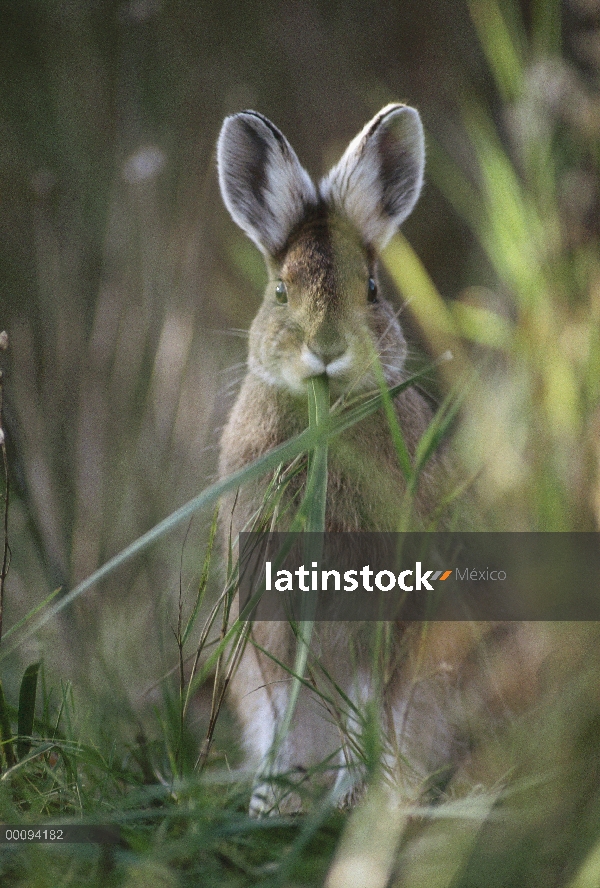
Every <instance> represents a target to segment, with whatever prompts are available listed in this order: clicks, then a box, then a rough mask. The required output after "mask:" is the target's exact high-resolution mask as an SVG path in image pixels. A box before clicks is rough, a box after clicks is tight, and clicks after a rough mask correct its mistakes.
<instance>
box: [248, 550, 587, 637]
mask: <svg viewBox="0 0 600 888" xmlns="http://www.w3.org/2000/svg"><path fill="white" fill-rule="evenodd" d="M239 564H240V598H239V613H240V616H241V617H242V618H243V619H252V620H267V621H269V620H274V621H279V620H309V619H315V620H600V534H598V533H403V534H395V533H354V534H353V533H326V534H313V533H298V534H286V533H269V534H258V533H242V534H240V562H239Z"/></svg>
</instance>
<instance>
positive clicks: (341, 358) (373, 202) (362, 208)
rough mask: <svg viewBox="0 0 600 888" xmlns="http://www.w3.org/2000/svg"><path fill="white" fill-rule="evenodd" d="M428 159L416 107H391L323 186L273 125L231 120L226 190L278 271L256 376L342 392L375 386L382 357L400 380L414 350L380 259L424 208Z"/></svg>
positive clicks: (255, 353)
mask: <svg viewBox="0 0 600 888" xmlns="http://www.w3.org/2000/svg"><path fill="white" fill-rule="evenodd" d="M424 157H425V149H424V138H423V127H422V125H421V120H420V117H419V115H418V113H417V111H415V110H414V109H413V108H408V107H407V106H406V105H388V106H387V107H386V108H384V109H383V110H382V111H380V112H379V114H377V115H376V116H375V117H374V118H373V120H371V121H370V122H369V123H368V124H367V125H366V126H365V127H364V128H363V129H362V130H361V132H360V133H359V134H358V135H357V136H356V138H355V139H353V140H352V142H350V145H349V146H348V148H347V150H346V152H345V153H344V155H343V157H342V158H341V160H340V161H339V163H337V164H336V165H335V166H334V167H333V169H332V170H331V171H330V173H329V174H328V175H327V176H326V177H325V178H324V179H323V180H322V181H321V182H320V183H319V184H318V186H315V184H314V183H313V182H312V180H311V179H310V177H309V175H308V173H307V172H306V171H305V170H304V169H303V168H302V166H301V165H300V162H299V160H298V158H297V156H296V154H295V152H294V150H293V148H292V147H291V145H290V144H289V142H288V141H287V139H286V138H285V136H284V135H283V134H282V133H281V132H280V131H279V130H278V129H277V127H276V126H274V125H273V124H272V123H271V122H270V121H269V120H267V119H266V117H263V116H262V115H260V114H257V113H256V112H255V111H243V112H241V113H240V114H234V115H233V116H232V117H228V118H227V119H226V120H225V122H224V124H223V128H222V130H221V135H220V136H219V143H218V162H219V181H220V185H221V193H222V195H223V199H224V201H225V204H226V206H227V208H228V210H229V212H230V213H231V215H232V217H233V219H234V220H235V221H236V222H237V223H238V225H240V226H241V228H243V230H244V231H245V232H246V234H248V236H249V237H250V238H252V240H253V241H254V242H255V243H256V244H257V246H258V247H259V248H260V250H261V251H262V252H263V254H264V256H265V259H266V262H267V267H268V269H269V285H268V287H267V291H266V294H265V298H264V301H263V304H262V307H261V309H260V311H259V313H258V315H257V317H256V318H255V320H254V323H253V324H252V329H251V331H250V356H249V369H250V372H251V373H254V374H256V375H257V376H259V377H260V378H261V379H263V380H264V381H265V382H267V383H268V384H271V385H275V386H278V387H280V388H284V389H287V390H289V391H291V392H297V393H303V392H305V391H306V383H307V380H308V379H310V377H311V376H318V375H321V374H323V373H324V374H326V375H327V376H328V377H329V379H330V382H331V385H332V388H333V389H334V391H335V390H336V389H337V391H338V393H341V392H345V391H348V390H350V389H356V390H359V391H360V390H361V389H363V390H364V389H372V388H375V387H376V384H377V375H376V364H377V356H378V357H379V361H380V363H381V366H382V369H383V373H384V376H385V378H386V380H387V382H388V384H393V383H395V382H398V381H399V380H400V378H401V371H402V367H403V363H404V359H405V355H406V344H405V341H404V337H403V335H402V331H401V329H400V325H399V324H398V321H397V320H396V317H395V315H394V312H393V311H392V308H391V306H390V305H389V304H388V303H387V302H386V301H385V300H383V299H381V297H380V296H379V294H378V293H377V280H376V273H375V261H376V256H377V253H378V252H379V251H380V250H381V249H382V248H383V247H384V246H385V244H386V243H387V242H388V240H389V239H390V237H391V236H392V234H393V233H394V231H395V230H396V229H397V227H398V226H399V225H400V223H401V222H402V221H403V219H405V218H406V216H408V214H409V213H410V212H411V210H412V208H413V206H414V205H415V203H416V201H417V198H418V196H419V192H420V190H421V185H422V182H423V168H424Z"/></svg>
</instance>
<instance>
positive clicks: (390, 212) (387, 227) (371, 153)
mask: <svg viewBox="0 0 600 888" xmlns="http://www.w3.org/2000/svg"><path fill="white" fill-rule="evenodd" d="M424 169H425V138H424V135H423V124H422V123H421V118H420V117H419V112H418V111H415V109H414V108H409V107H408V105H387V106H386V107H385V108H383V109H382V110H381V111H380V112H379V114H376V115H375V117H374V118H373V120H371V121H370V122H369V123H367V125H366V126H365V127H364V128H363V129H362V130H361V131H360V133H359V134H358V135H357V136H356V138H355V139H353V140H352V141H351V142H350V144H349V145H348V148H347V149H346V151H345V153H344V155H343V157H342V159H341V160H340V161H339V163H337V164H336V165H335V166H334V167H333V169H332V170H331V171H330V172H329V174H328V175H327V176H326V177H325V178H324V179H323V181H322V182H321V193H322V195H323V197H324V198H325V199H326V200H327V202H328V203H329V204H330V205H332V206H333V207H335V209H336V210H337V211H338V212H340V213H342V214H343V215H344V216H346V217H347V218H348V219H350V221H351V222H353V223H354V225H356V226H357V228H358V230H359V232H360V234H361V235H362V237H363V239H364V240H365V242H366V243H368V244H370V245H372V246H373V247H375V248H376V249H377V250H381V249H382V248H383V247H384V246H385V245H386V244H387V242H388V241H389V239H390V238H391V236H392V235H393V234H394V232H395V231H396V229H397V228H398V226H399V225H400V224H401V223H402V222H403V221H404V220H405V219H406V217H407V216H408V215H409V213H410V212H411V211H412V209H413V207H414V205H415V204H416V202H417V200H418V197H419V194H420V192H421V187H422V185H423V172H424Z"/></svg>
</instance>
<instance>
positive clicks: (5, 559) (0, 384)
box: [0, 331, 11, 641]
mask: <svg viewBox="0 0 600 888" xmlns="http://www.w3.org/2000/svg"><path fill="white" fill-rule="evenodd" d="M7 348H8V335H7V333H6V331H3V332H2V333H0V351H5V350H6V349H7ZM3 400H4V377H3V374H2V370H0V449H1V450H2V465H3V468H4V520H3V538H4V542H3V546H2V570H1V571H0V641H2V618H3V616H4V588H5V585H6V577H7V575H8V569H9V567H10V554H11V553H10V546H9V543H8V510H9V504H10V482H9V480H8V456H7V454H6V436H5V434H4V426H3V423H2V408H3Z"/></svg>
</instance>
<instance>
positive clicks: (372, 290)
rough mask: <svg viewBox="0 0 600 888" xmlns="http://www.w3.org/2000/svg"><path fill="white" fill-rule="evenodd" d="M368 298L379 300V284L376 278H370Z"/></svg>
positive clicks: (373, 300)
mask: <svg viewBox="0 0 600 888" xmlns="http://www.w3.org/2000/svg"><path fill="white" fill-rule="evenodd" d="M367 299H368V300H369V302H377V284H376V283H375V279H374V278H369V284H368V291H367Z"/></svg>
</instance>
